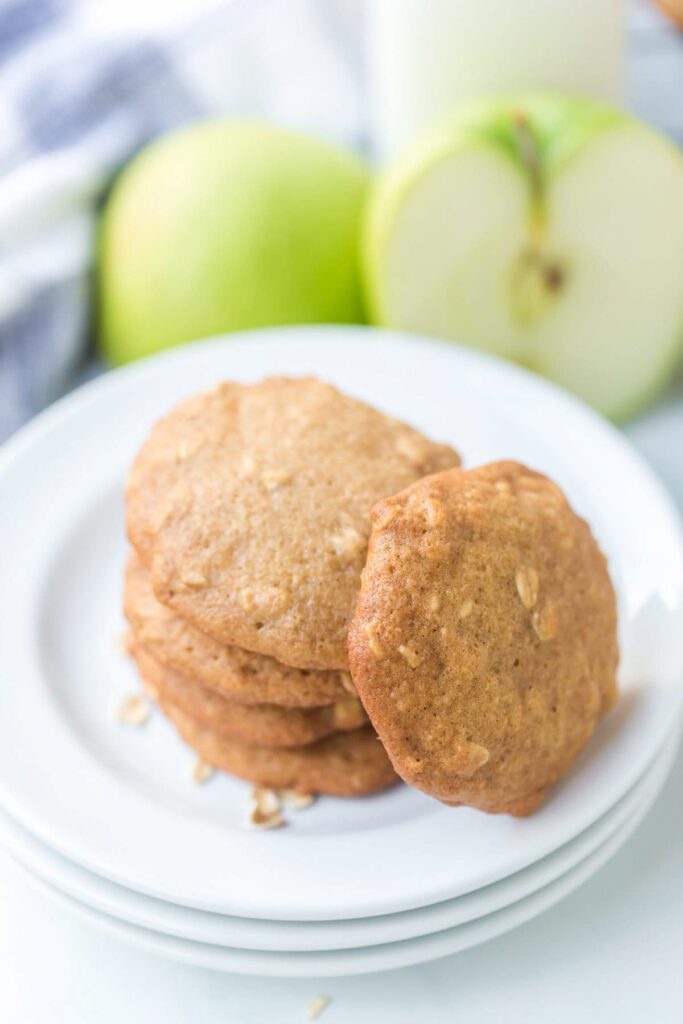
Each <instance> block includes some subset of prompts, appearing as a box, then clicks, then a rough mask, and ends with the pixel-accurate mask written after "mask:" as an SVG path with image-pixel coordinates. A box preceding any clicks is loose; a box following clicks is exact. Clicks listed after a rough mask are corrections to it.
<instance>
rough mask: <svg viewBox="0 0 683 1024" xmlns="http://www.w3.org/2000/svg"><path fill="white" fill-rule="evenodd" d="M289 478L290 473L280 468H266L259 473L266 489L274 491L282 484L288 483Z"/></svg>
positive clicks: (290, 476)
mask: <svg viewBox="0 0 683 1024" xmlns="http://www.w3.org/2000/svg"><path fill="white" fill-rule="evenodd" d="M291 479H292V474H291V473H286V472H285V471H284V470H282V469H266V470H264V471H263V473H261V482H262V483H263V486H264V487H265V488H266V490H267V491H275V490H277V488H278V487H282V485H283V484H288V483H289V481H290V480H291Z"/></svg>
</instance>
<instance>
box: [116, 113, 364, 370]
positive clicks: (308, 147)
mask: <svg viewBox="0 0 683 1024" xmlns="http://www.w3.org/2000/svg"><path fill="white" fill-rule="evenodd" d="M368 182H369V175H368V171H367V169H366V167H365V166H364V164H363V163H362V162H361V161H360V160H358V159H357V158H356V157H354V156H352V155H351V154H348V153H346V152H343V151H342V150H339V149H336V148H335V147H333V146H330V145H328V144H326V143H324V142H321V141H318V140H316V139H312V138H308V137H306V136H303V135H299V134H296V133H293V132H287V131H283V130H280V129H277V128H275V127H272V126H269V125H266V124H262V123H257V122H246V121H244V122H242V121H239V122H236V121H216V122H205V123H200V124H197V125H193V126H191V127H190V128H187V129H185V130H183V131H180V132H178V133H174V134H172V135H169V136H165V137H162V138H161V139H159V140H158V141H156V142H154V143H153V144H152V145H150V146H149V147H148V148H147V149H145V150H144V151H143V152H142V153H140V154H139V155H138V156H137V157H135V158H134V159H133V160H132V161H131V163H130V164H129V165H128V166H127V167H126V168H125V169H124V170H123V172H122V173H121V175H120V176H119V178H118V179H117V181H116V182H115V184H114V187H113V190H112V192H111V195H110V197H109V200H108V202H107V204H106V207H105V210H104V214H103V217H102V221H101V225H100V232H99V259H98V299H99V302H98V321H99V342H100V346H101V349H102V351H103V353H104V355H105V358H106V359H107V360H108V361H109V362H111V363H113V364H121V363H125V362H128V361H129V360H132V359H137V358H139V357H141V356H145V355H148V354H150V353H153V352H157V351H159V350H160V349H164V348H167V347H170V346H173V345H179V344H181V343H183V342H187V341H191V340H194V339H196V338H201V337H207V336H209V335H213V334H219V333H222V332H224V331H237V330H242V329H248V328H255V327H264V326H270V325H274V324H291V323H316V322H335V323H342V322H358V321H361V320H362V319H363V304H362V291H361V284H360V272H359V265H358V235H359V225H360V220H361V216H362V210H363V205H364V202H365V198H366V194H367V188H368Z"/></svg>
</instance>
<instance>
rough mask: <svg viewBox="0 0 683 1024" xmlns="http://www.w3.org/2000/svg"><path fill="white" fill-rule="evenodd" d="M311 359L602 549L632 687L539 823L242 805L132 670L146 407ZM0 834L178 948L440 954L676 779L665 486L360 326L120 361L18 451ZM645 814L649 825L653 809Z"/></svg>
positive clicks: (674, 545) (480, 379)
mask: <svg viewBox="0 0 683 1024" xmlns="http://www.w3.org/2000/svg"><path fill="white" fill-rule="evenodd" d="M274 373H275V374H277V373H280V374H282V373H284V374H289V375H299V374H305V373H314V374H317V375H318V376H320V377H323V378H325V379H327V380H330V381H332V382H333V383H336V384H338V385H339V386H340V387H341V388H343V389H344V390H346V391H348V392H349V393H352V394H355V395H357V396H358V397H360V398H363V399H366V400H367V401H369V402H371V403H373V404H374V405H376V406H378V407H380V408H382V409H385V410H386V411H387V412H390V413H393V414H394V415H397V416H399V417H401V418H403V419H405V420H407V421H409V422H411V423H413V424H414V425H415V426H417V427H419V428H420V429H422V430H423V431H424V432H425V433H427V434H429V435H430V436H432V437H435V438H438V439H440V440H445V441H450V442H452V443H453V444H455V445H456V446H457V447H458V449H459V450H460V451H461V453H462V454H463V457H464V461H465V464H466V465H475V464H477V463H479V462H483V461H488V460H490V459H496V458H502V457H512V458H518V459H521V460H523V461H526V462H528V463H529V464H531V465H532V466H534V467H536V468H538V469H541V470H543V471H545V472H547V473H549V474H550V475H551V476H553V477H554V478H555V479H557V480H558V482H559V483H560V484H561V485H562V486H563V487H564V488H565V489H566V491H567V493H568V495H569V497H570V500H571V501H572V503H573V504H574V506H575V507H576V508H577V509H578V510H579V511H580V512H581V513H582V514H583V515H585V516H586V517H587V518H588V519H589V520H590V522H591V524H592V526H593V528H594V530H595V532H596V534H597V536H598V539H599V541H600V543H601V545H602V546H603V548H604V549H605V551H606V552H607V554H608V557H609V560H610V567H611V571H612V575H613V578H614V581H615V585H616V587H617V591H618V598H619V607H620V623H621V647H622V666H621V677H620V682H621V698H620V700H619V702H618V704H617V706H616V708H615V709H614V710H613V711H612V712H611V713H610V715H609V716H608V717H607V719H606V720H605V721H604V723H603V724H602V725H601V727H600V728H599V730H598V732H597V733H596V735H595V737H594V738H593V741H592V742H591V744H590V745H589V747H588V748H587V750H586V751H585V752H584V754H583V755H582V756H581V758H580V759H579V761H578V762H577V764H576V765H575V766H574V768H573V770H572V771H571V772H570V774H569V776H568V777H567V778H566V779H564V780H563V781H562V782H561V783H560V785H558V786H557V787H556V789H555V790H554V792H553V794H552V796H551V798H550V799H549V800H548V802H547V804H546V805H545V806H544V807H543V808H542V809H541V810H540V811H539V812H538V813H536V814H535V815H533V816H532V817H531V818H529V819H526V820H515V819H512V818H508V817H505V816H488V815H484V814H480V813H478V812H475V811H471V810H466V809H457V810H454V809H449V808H446V807H443V806H441V805H440V804H438V803H436V802H435V801H432V800H429V799H428V798H426V797H424V796H422V795H421V794H419V793H416V792H413V791H411V790H409V789H407V788H406V787H404V786H401V787H397V788H395V789H394V790H392V791H390V792H388V793H385V794H381V795H379V796H376V797H372V798H368V799H361V800H332V799H320V800H318V801H317V802H316V803H315V804H313V806H312V807H311V808H309V809H307V810H305V811H300V812H297V813H294V812H291V813H288V816H289V825H288V827H286V828H282V829H279V830H276V831H266V832H261V831H256V830H253V829H251V828H249V826H248V825H247V810H248V798H249V789H250V787H249V786H247V785H246V784H244V783H241V782H239V781H237V780H234V779H231V778H228V777H227V776H220V775H215V776H214V777H213V778H212V779H211V780H210V781H209V782H208V783H206V784H204V785H201V786H200V785H197V784H195V783H193V782H192V781H191V780H190V768H191V766H192V765H193V763H194V760H195V758H194V755H193V754H192V752H191V751H190V750H189V749H188V748H186V747H184V746H183V745H182V743H181V742H180V740H179V739H178V738H177V736H176V735H175V733H174V732H173V730H172V728H171V727H170V725H169V724H168V723H167V722H166V721H165V720H164V719H163V718H162V717H161V716H160V715H154V716H152V718H151V720H150V721H149V722H148V723H147V725H145V726H144V727H142V728H138V729H135V728H133V727H130V726H128V727H127V726H123V725H121V724H120V723H119V722H117V721H116V716H115V711H116V708H117V707H118V705H119V704H120V701H121V699H122V698H123V697H124V696H125V695H126V694H127V693H129V692H130V691H131V690H132V689H134V688H136V686H137V683H136V679H135V674H134V672H133V669H132V668H131V666H130V665H129V664H128V662H127V659H126V657H125V655H124V654H123V653H122V652H121V651H120V649H119V646H118V645H117V642H116V641H117V638H118V636H119V635H120V633H121V630H122V626H123V623H122V619H121V613H120V595H121V574H122V566H123V562H124V552H125V542H124V534H123V481H124V478H125V474H126V469H127V467H128V465H129V463H130V461H131V459H132V458H133V455H134V453H135V451H136V449H137V447H138V446H139V444H140V443H141V441H142V440H143V438H144V436H145V435H146V432H147V430H148V429H149V426H150V424H151V423H152V421H153V420H154V419H155V418H157V417H158V416H159V415H161V414H162V413H163V412H165V411H166V410H167V409H168V408H170V407H171V406H172V405H173V404H174V403H175V402H176V401H178V400H179V399H180V398H181V397H183V396H184V395H187V394H189V393H192V392H194V391H197V390H200V389H202V388H204V387H207V386H209V385H211V384H212V383H214V382H215V381H217V380H219V379H222V378H234V379H238V380H245V381H247V380H256V379H258V378H260V377H262V376H264V375H267V374H274ZM0 493H1V494H2V502H1V503H0V555H1V560H2V573H0V651H1V652H2V680H3V681H2V688H1V690H0V693H1V694H2V709H1V714H0V808H1V811H0V843H1V844H2V846H4V848H5V849H6V850H7V851H8V852H9V853H10V855H11V856H12V857H13V858H14V859H15V860H16V861H17V862H18V863H19V864H20V865H22V866H23V867H24V868H25V869H26V871H28V872H29V873H30V875H31V876H32V877H33V878H34V879H35V880H36V882H37V883H38V884H40V885H41V886H43V887H44V888H45V889H46V890H47V891H48V892H49V893H50V894H51V895H53V896H55V897H57V898H59V899H61V900H63V901H64V902H65V903H67V904H68V905H69V907H70V908H72V909H74V910H77V911H79V912H80V913H82V914H85V915H87V916H88V917H89V918H91V919H92V920H93V921H95V922H97V923H98V924H99V925H101V926H103V927H106V928H108V929H110V930H112V931H114V932H116V933H117V934H119V935H120V936H121V938H122V939H125V940H127V941H130V942H133V943H136V944H138V945H140V946H143V947H145V948H147V949H150V950H155V951H157V952H159V953H161V954H163V955H165V956H168V957H172V958H174V959H177V960H182V961H185V962H188V963H194V964H201V965H205V966H208V967H213V968H216V969H221V970H228V971H239V972H244V973H252V974H263V975H287V976H309V977H310V976H314V975H321V976H330V975H338V974H353V973H361V972H369V971H376V970H383V969H388V968H393V967H400V966H405V965H408V964H414V963H419V962H421V961H425V960H429V959H433V958H436V957H439V956H444V955H446V954H448V953H453V952H456V951H458V950H461V949H465V948H466V947H468V946H472V945H474V944H476V943H479V942H483V941H484V940H486V939H488V938H491V937H493V936H495V935H499V934H501V933H502V932H504V931H507V930H508V929H510V928H512V927H514V926H515V925H517V924H519V923H521V922H523V921H526V920H528V919H529V918H531V917H533V916H535V915H536V914H538V913H540V912H541V911H542V910H544V909H546V908H547V907H549V906H551V905H552V904H554V903H556V902H558V901H559V900H560V899H561V898H562V897H563V896H565V895H566V894H567V893H569V892H570V891H571V890H572V889H574V888H576V886H578V885H580V884H581V882H583V881H584V880H585V879H586V878H588V877H589V876H590V875H592V874H593V873H594V872H595V871H597V869H598V868H600V867H601V866H602V865H604V864H605V863H606V862H607V861H608V859H609V858H610V856H611V855H612V854H613V853H614V852H615V850H617V849H618V848H619V846H620V845H621V844H622V843H623V842H625V840H626V839H627V838H628V836H629V834H630V833H631V832H632V831H633V829H634V828H636V827H637V825H638V824H639V823H640V821H641V820H642V819H643V817H644V816H645V814H646V812H647V809H648V808H649V806H650V805H651V804H652V802H653V801H654V799H655V798H656V796H657V793H658V792H659V790H660V789H661V787H662V785H663V783H664V781H665V779H666V776H667V773H668V770H669V768H670V765H671V762H672V759H673V756H674V754H675V750H676V744H677V739H678V722H679V719H680V709H681V698H682V695H683V686H682V680H683V649H682V646H683V645H681V643H680V637H681V636H682V635H683V545H682V541H681V532H680V527H679V523H678V519H677V515H676V513H675V511H674V509H673V508H672V505H671V503H670V501H669V499H668V497H667V496H666V494H665V493H664V492H663V491H662V489H661V487H660V486H659V484H658V483H657V482H656V480H655V479H654V478H653V477H652V475H651V474H650V473H649V471H648V470H647V469H646V468H645V467H644V466H643V465H642V463H641V462H640V461H639V459H638V458H637V456H636V455H635V454H634V453H633V452H632V451H631V449H630V448H629V446H628V445H627V444H626V442H625V441H624V440H623V439H622V438H621V436H620V435H619V434H617V433H616V432H615V431H614V430H613V429H612V428H610V427H609V426H607V425H606V424H605V423H604V422H602V421H601V420H600V419H599V418H598V417H596V416H595V415H594V414H592V413H591V412H589V411H588V410H587V409H586V408H585V407H584V406H582V405H581V404H580V403H578V402H576V401H574V400H573V399H571V398H570V397H568V396H567V395H565V394H564V393H562V392H560V391H558V390H557V389H555V388H553V387H552V386H550V385H548V384H547V383H544V382H542V381H540V380H538V379H536V378H534V377H532V376H530V375H528V374H526V373H524V372H523V371H520V370H517V369H515V368H512V367H510V366H508V365H505V364H502V363H499V362H497V361H493V360H490V359H487V358H485V357H483V356H480V355H477V354H474V353H472V352H469V351H465V350H461V349H459V348H458V347H457V346H454V345H449V344H440V343H436V342H433V341H429V340H426V339H421V338H410V337H406V336H398V335H393V334H390V333H388V332H382V333H376V332H372V331H369V330H365V329H361V328H292V329H288V330H277V331H264V332H259V333H257V334H253V335H250V336H242V337H241V338H237V337H231V338H227V339H224V340H221V339H217V340H213V341H209V342H205V343H201V344H197V345H194V346H190V347H187V348H185V349H183V350H181V351H177V352H173V353H170V354H167V355H164V356H162V357H158V358H155V359H152V360H148V361H146V362H144V363H141V364H138V365H136V366H134V367H132V368H130V369H126V370H124V371H121V372H118V373H114V374H110V375H108V376H107V377H104V378H102V379H100V380H98V381H96V382H95V383H93V384H91V385H89V386H88V387H86V388H84V389H82V390H81V391H80V392H78V393H76V394H75V395H74V396H72V397H70V398H69V399H67V400H65V401H64V402H62V403H60V404H58V405H57V406H55V407H53V408H52V409H51V410H50V411H49V412H48V413H46V414H45V415H43V416H42V417H40V418H39V419H38V420H37V421H35V422H34V423H33V424H32V425H31V426H29V428H28V429H26V430H25V431H24V432H23V433H22V434H21V435H20V436H19V437H17V438H16V439H15V440H14V441H13V442H12V443H11V444H10V445H9V446H7V448H6V450H5V452H4V455H3V456H2V459H1V461H0ZM644 827H647V826H646V825H645V826H644Z"/></svg>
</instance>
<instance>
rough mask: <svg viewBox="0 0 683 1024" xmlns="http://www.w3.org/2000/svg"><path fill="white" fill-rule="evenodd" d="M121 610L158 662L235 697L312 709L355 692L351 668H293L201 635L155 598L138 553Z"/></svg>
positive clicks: (128, 574) (130, 566) (243, 701)
mask: <svg viewBox="0 0 683 1024" xmlns="http://www.w3.org/2000/svg"><path fill="white" fill-rule="evenodd" d="M123 610H124V613H125V616H126V618H127V619H128V621H129V623H130V625H131V628H132V630H133V633H134V635H135V638H136V640H137V641H138V642H139V643H141V644H143V645H144V647H145V649H146V650H147V651H148V652H149V653H150V654H151V655H152V656H153V657H154V658H156V660H157V661H158V662H160V664H162V665H164V666H165V667H166V668H169V669H172V670H173V671H174V672H180V673H181V674H182V675H186V676H189V677H190V678H191V679H196V680H197V682H200V683H202V685H203V686H206V687H207V688H209V689H211V690H215V691H216V692H217V693H219V694H222V695H223V696H225V697H227V698H228V699H229V700H231V701H236V702H239V703H240V704H280V705H282V706H283V707H290V708H314V707H322V706H323V705H326V704H333V703H335V702H336V701H341V700H344V699H345V698H347V697H349V696H355V690H354V689H353V685H352V683H351V677H350V675H349V674H348V672H340V671H331V672H324V671H317V670H315V669H298V668H290V667H289V666H288V665H283V664H282V663H281V662H279V661H275V659H274V658H268V657H266V655H264V654H254V653H253V652H252V651H245V650H243V649H242V648H241V647H231V646H226V645H225V644H220V643H218V641H217V640H214V639H213V637H210V636H207V635H206V634H205V633H202V632H201V631H200V630H198V629H196V628H195V627H194V626H192V625H191V624H190V623H189V622H186V621H185V619H182V618H181V617H180V616H179V615H177V614H176V613H175V612H173V611H172V610H171V609H170V608H167V607H166V606H165V605H163V604H160V602H159V601H157V599H156V597H155V596H154V592H153V590H152V584H151V581H150V578H149V573H148V572H147V570H146V569H145V567H144V566H143V565H142V563H141V562H140V559H139V558H138V557H137V555H135V554H132V555H131V556H130V558H129V559H128V564H127V566H126V576H125V583H124V591H123Z"/></svg>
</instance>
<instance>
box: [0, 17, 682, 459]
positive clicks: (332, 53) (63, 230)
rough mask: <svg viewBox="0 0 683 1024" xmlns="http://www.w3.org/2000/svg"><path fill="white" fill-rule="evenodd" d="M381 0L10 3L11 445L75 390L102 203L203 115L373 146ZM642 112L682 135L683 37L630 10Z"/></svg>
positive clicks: (0, 109) (7, 283) (2, 164)
mask: <svg viewBox="0 0 683 1024" xmlns="http://www.w3.org/2000/svg"><path fill="white" fill-rule="evenodd" d="M369 2H371V0H166V2H165V3H164V4H156V3H155V4H147V3H146V2H145V0H138V2H136V0H98V2H97V3H94V2H93V0H0V441H1V440H2V439H3V438H5V437H7V436H8V435H9V434H10V433H11V432H12V431H13V430H14V429H15V428H16V427H17V426H18V425H19V424H20V423H21V422H23V421H24V420H25V419H27V418H28V417H29V416H31V415H32V414H33V413H34V412H36V411H37V410H38V409H40V408H41V407H42V406H43V405H45V404H47V403H48V402H49V401H51V400H52V399H54V398H55V397H57V396H58V395H59V394H60V393H62V392H63V391H64V390H66V389H68V387H70V386H71V385H72V384H73V382H74V380H75V379H76V377H77V375H78V372H79V367H81V366H82V365H83V362H84V356H85V353H86V350H87V344H88V339H89V334H90V333H91V332H90V330H89V328H90V324H91V322H92V304H91V301H90V295H91V279H92V273H91V271H92V262H93V252H94V239H95V224H96V214H97V209H98V205H99V204H100V203H101V201H102V198H103V196H104V194H105V192H106V189H107V186H108V184H109V182H110V181H111V178H112V176H113V175H114V174H115V172H116V170H117V168H118V167H119V166H120V165H121V164H122V163H123V162H124V161H125V160H126V159H127V158H128V157H129V156H130V155H131V154H132V153H133V152H135V151H136V150H137V149H139V148H140V147H141V146H142V145H144V143H145V142H147V141H148V140H149V139H150V138H153V137H154V136H155V135H158V134H160V133H162V132H164V131H167V130H169V129H171V128H174V127H176V126H178V125H181V124H183V123H185V122H187V121H190V120H192V119H194V118H196V117H200V116H204V115H215V114H220V113H226V114H231V113H239V114H258V115H263V116H266V117H268V118H271V119H272V120H275V121H277V122H279V123H282V124H288V125H292V126H296V127H298V128H302V129H304V130H310V131H313V132H316V133H318V134H322V135H325V136H328V137H329V138H331V139H333V140H337V141H340V142H343V143H346V144H348V145H351V146H356V147H360V148H365V147H366V144H367V139H366V138H365V136H364V133H365V132H366V130H367V127H366V120H365V115H366V109H367V103H366V102H365V97H364V91H365V83H364V73H363V47H362V31H361V28H362V25H361V22H362V8H363V5H364V4H366V3H369ZM631 29H632V31H631V38H632V42H633V43H634V46H635V50H636V52H635V58H636V59H635V60H634V61H632V64H631V71H632V89H631V102H632V105H633V106H634V107H635V109H636V110H637V111H638V112H639V113H641V114H642V115H643V116H645V117H647V118H649V119H650V120H651V121H653V122H654V123H655V124H657V125H658V126H659V127H661V128H663V129H664V130H666V131H669V132H671V133H672V134H675V135H677V136H678V137H679V138H680V137H681V134H683V109H682V107H681V97H682V96H683V37H682V36H680V34H678V33H676V32H675V30H673V29H672V28H671V26H670V25H669V24H668V22H667V21H666V20H665V19H664V18H663V16H661V15H660V14H658V13H657V11H656V10H655V8H654V7H653V6H652V5H651V3H650V2H649V0H634V9H633V12H632V25H631Z"/></svg>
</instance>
